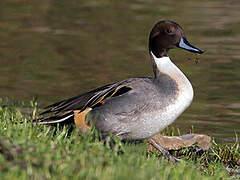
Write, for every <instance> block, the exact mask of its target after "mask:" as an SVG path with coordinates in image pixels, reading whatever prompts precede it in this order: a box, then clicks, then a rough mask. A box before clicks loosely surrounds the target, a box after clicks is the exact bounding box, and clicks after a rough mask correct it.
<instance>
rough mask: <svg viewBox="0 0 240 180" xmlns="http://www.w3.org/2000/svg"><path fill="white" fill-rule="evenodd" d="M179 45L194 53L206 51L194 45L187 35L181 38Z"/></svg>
mask: <svg viewBox="0 0 240 180" xmlns="http://www.w3.org/2000/svg"><path fill="white" fill-rule="evenodd" d="M178 47H179V48H182V49H186V50H188V51H191V52H194V53H198V54H202V53H204V51H202V50H201V49H198V48H196V47H194V46H193V45H191V44H190V43H189V42H188V40H187V39H186V38H185V37H182V38H181V40H180V43H179V44H178Z"/></svg>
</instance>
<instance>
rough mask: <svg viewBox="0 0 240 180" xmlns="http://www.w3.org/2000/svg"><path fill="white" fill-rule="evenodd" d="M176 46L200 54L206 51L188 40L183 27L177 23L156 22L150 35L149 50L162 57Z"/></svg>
mask: <svg viewBox="0 0 240 180" xmlns="http://www.w3.org/2000/svg"><path fill="white" fill-rule="evenodd" d="M176 47H178V48H182V49H185V50H188V51H191V52H194V53H198V54H202V53H203V52H204V51H202V50H200V49H198V48H197V47H194V46H193V45H191V44H190V43H189V42H188V40H187V39H186V37H185V35H184V31H183V28H182V27H181V26H180V25H178V24H177V23H175V22H173V21H159V22H158V23H157V24H155V26H154V27H153V28H152V31H151V33H150V36H149V51H150V52H152V53H153V54H154V55H155V56H156V57H157V58H160V57H164V56H167V53H168V50H169V49H172V48H176Z"/></svg>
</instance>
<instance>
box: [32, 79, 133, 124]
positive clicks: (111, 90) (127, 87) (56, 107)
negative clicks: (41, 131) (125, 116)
mask: <svg viewBox="0 0 240 180" xmlns="http://www.w3.org/2000/svg"><path fill="white" fill-rule="evenodd" d="M131 85H132V83H131V81H130V80H125V81H120V82H116V83H113V84H108V85H106V86H102V87H99V88H97V89H94V90H92V91H90V92H87V93H85V94H82V95H79V96H76V97H72V98H70V99H66V100H63V101H60V102H57V103H54V104H52V105H49V106H47V107H46V108H45V109H46V110H45V111H43V112H42V113H41V114H40V115H44V114H45V115H46V114H49V115H48V116H46V117H43V118H40V119H38V120H36V121H37V122H38V123H40V124H51V123H58V122H63V121H66V120H68V119H70V118H72V117H74V111H77V112H78V113H81V112H83V111H85V110H86V109H88V108H94V107H96V106H99V105H101V104H104V102H105V101H107V100H108V99H110V98H112V97H115V96H120V95H122V94H124V93H127V92H128V91H131V90H132V89H133V88H134V87H132V86H131Z"/></svg>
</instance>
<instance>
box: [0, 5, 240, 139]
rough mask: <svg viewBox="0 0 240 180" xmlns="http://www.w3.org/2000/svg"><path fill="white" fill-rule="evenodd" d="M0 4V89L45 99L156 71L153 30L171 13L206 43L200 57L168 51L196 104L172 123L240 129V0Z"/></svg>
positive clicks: (211, 130) (228, 131) (230, 134)
mask: <svg viewBox="0 0 240 180" xmlns="http://www.w3.org/2000/svg"><path fill="white" fill-rule="evenodd" d="M0 6H1V7H4V8H1V12H0V14H1V15H0V39H1V42H0V62H1V67H0V96H10V97H15V98H17V99H20V100H30V99H32V97H33V96H37V97H38V99H39V101H40V103H41V106H44V105H47V104H49V103H51V102H54V101H58V100H60V99H63V98H67V97H71V96H75V95H77V94H81V93H83V92H85V91H88V90H89V89H92V88H95V87H97V86H101V85H104V84H107V83H110V82H114V81H118V80H122V79H126V78H129V77H136V76H151V75H152V69H151V64H150V61H149V57H148V54H147V40H148V33H149V30H150V29H151V27H152V25H153V24H154V23H155V22H156V21H158V20H159V19H170V20H174V21H177V22H179V23H180V24H181V25H182V26H183V27H184V29H185V32H186V35H187V37H188V39H189V40H190V41H191V42H193V43H194V44H196V45H197V46H198V47H201V48H202V49H204V50H206V53H205V54H204V55H202V56H199V58H200V63H198V64H195V63H194V61H193V59H195V58H196V56H195V55H192V54H190V53H188V52H182V51H178V50H174V51H172V52H171V53H170V56H171V58H172V59H173V60H174V61H175V63H176V64H177V65H178V66H179V67H180V68H181V69H182V70H183V71H184V72H185V73H186V74H187V76H188V77H189V79H190V80H191V82H192V83H193V86H194V90H195V99H194V102H193V104H192V106H191V107H190V108H189V109H188V110H187V111H186V112H185V113H184V114H183V115H182V116H181V117H180V118H179V119H178V120H177V121H176V122H175V123H174V125H175V126H177V127H179V128H180V129H181V130H182V131H185V132H186V131H188V129H190V128H191V125H194V126H195V131H196V132H198V133H207V134H209V135H214V136H216V137H217V138H219V139H224V140H232V139H233V138H234V137H235V133H236V134H240V123H239V122H240V118H239V114H240V110H239V103H240V96H239V88H240V81H239V79H240V73H239V70H238V69H239V67H240V61H239V58H240V53H239V52H240V34H239V28H240V25H239V15H240V11H239V8H240V2H239V1H237V0H230V1H226V0H225V1H224V0H221V1H219V0H212V1H207V0H202V1H197V0H194V1H181V3H179V2H178V1H177V0H171V1H157V0H151V1H144V0H133V1H130V2H129V1H126V0H123V1H117V2H116V1H108V0H103V1H97V0H89V1H64V0H45V1H25V0H11V1H1V2H0ZM189 58H190V59H191V60H192V61H191V60H187V59H189Z"/></svg>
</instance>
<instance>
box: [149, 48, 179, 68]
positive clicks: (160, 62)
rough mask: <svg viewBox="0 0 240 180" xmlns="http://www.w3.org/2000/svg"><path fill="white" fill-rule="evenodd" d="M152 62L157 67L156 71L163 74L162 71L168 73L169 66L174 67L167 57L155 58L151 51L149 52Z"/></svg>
mask: <svg viewBox="0 0 240 180" xmlns="http://www.w3.org/2000/svg"><path fill="white" fill-rule="evenodd" d="M150 54H151V56H152V58H153V60H154V62H155V63H156V65H157V69H158V70H159V71H160V72H164V71H168V70H167V69H168V67H169V66H170V67H171V66H173V67H176V66H175V65H174V64H173V63H172V61H171V59H170V58H169V57H168V56H164V57H160V58H157V57H156V56H155V55H154V54H153V52H152V51H151V52H150ZM176 68H177V67H176Z"/></svg>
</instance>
